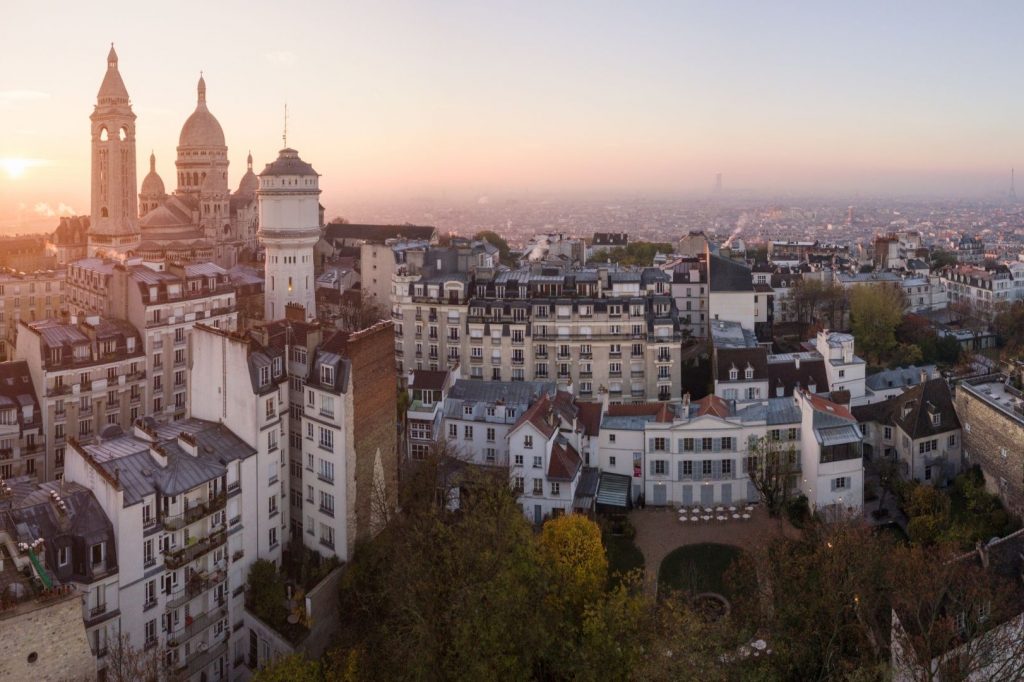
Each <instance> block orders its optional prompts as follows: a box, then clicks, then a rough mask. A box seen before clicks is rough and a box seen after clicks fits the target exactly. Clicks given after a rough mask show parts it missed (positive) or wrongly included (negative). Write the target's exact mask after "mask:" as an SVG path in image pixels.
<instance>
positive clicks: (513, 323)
mask: <svg viewBox="0 0 1024 682" xmlns="http://www.w3.org/2000/svg"><path fill="white" fill-rule="evenodd" d="M466 250H467V254H466V255H467V257H469V256H472V257H473V258H476V259H479V260H480V261H485V262H484V263H482V264H479V265H478V266H477V267H476V268H475V270H458V269H452V270H451V271H448V270H444V269H443V268H442V271H441V272H436V273H434V272H426V273H423V272H421V273H419V274H416V273H415V272H412V271H411V270H406V271H404V272H405V274H401V275H396V276H395V292H394V294H393V297H394V304H393V317H394V318H395V319H396V327H395V336H396V345H395V350H396V355H397V363H398V366H399V369H400V370H404V369H438V368H440V367H441V366H443V365H445V364H446V363H449V364H451V363H455V362H459V363H460V364H461V365H462V368H463V370H462V373H463V376H468V377H469V378H471V379H483V380H489V381H507V380H512V381H527V380H535V381H555V382H556V383H557V384H558V386H559V388H560V389H565V390H570V391H572V392H573V393H574V394H575V395H577V396H579V397H580V398H581V399H584V400H585V399H588V398H591V397H593V396H596V395H597V394H598V391H599V389H600V388H601V387H604V388H605V389H606V390H607V391H608V392H609V395H610V396H611V400H612V401H614V402H622V401H637V400H640V401H642V400H647V399H652V400H677V399H678V398H679V392H680V376H679V374H678V372H675V371H673V367H678V362H679V358H680V352H681V349H680V344H681V340H682V334H681V332H680V327H679V317H678V312H677V310H676V306H675V301H674V300H673V298H672V296H671V293H670V290H669V286H670V276H669V274H668V273H665V272H663V271H661V270H658V269H656V268H645V269H643V270H608V269H606V268H592V269H582V270H563V271H558V272H551V273H550V274H548V271H547V269H542V270H541V271H540V272H537V271H534V270H532V269H519V270H502V271H500V272H497V273H495V272H494V271H493V270H492V269H491V267H492V265H493V264H492V262H491V260H490V254H489V253H487V252H486V251H482V250H481V251H472V250H471V249H469V248H467V249H466ZM438 264H441V265H443V261H442V260H441V259H438ZM431 270H433V269H431ZM410 273H412V274H410Z"/></svg>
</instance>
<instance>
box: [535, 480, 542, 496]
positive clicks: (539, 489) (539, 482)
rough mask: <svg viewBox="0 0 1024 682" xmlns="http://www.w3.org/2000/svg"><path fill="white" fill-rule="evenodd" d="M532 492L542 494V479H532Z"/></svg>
mask: <svg viewBox="0 0 1024 682" xmlns="http://www.w3.org/2000/svg"><path fill="white" fill-rule="evenodd" d="M533 494H534V495H543V494H544V479H543V478H535V479H533Z"/></svg>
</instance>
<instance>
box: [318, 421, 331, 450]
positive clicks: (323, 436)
mask: <svg viewBox="0 0 1024 682" xmlns="http://www.w3.org/2000/svg"><path fill="white" fill-rule="evenodd" d="M320 447H321V448H323V449H324V450H328V451H330V452H334V432H333V431H331V430H330V429H326V428H324V427H322V426H321V427H320Z"/></svg>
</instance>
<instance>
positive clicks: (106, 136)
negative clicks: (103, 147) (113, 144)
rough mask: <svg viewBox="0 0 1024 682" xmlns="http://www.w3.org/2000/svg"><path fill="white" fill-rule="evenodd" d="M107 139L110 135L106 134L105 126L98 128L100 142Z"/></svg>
mask: <svg viewBox="0 0 1024 682" xmlns="http://www.w3.org/2000/svg"><path fill="white" fill-rule="evenodd" d="M109 139H110V135H108V134H107V129H106V128H105V127H104V128H100V142H106V141H107V140H109Z"/></svg>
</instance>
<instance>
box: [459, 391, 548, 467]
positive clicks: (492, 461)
mask: <svg viewBox="0 0 1024 682" xmlns="http://www.w3.org/2000/svg"><path fill="white" fill-rule="evenodd" d="M557 390H558V387H557V385H556V384H555V382H553V381H484V380H480V379H459V380H458V381H456V382H455V383H454V384H453V385H452V387H451V389H449V391H448V397H447V398H446V399H445V401H444V405H443V408H442V410H441V416H442V419H443V423H442V433H443V434H444V437H445V438H446V439H447V443H448V446H449V447H450V448H452V450H454V453H453V454H454V455H455V456H456V457H460V458H462V459H465V460H466V461H469V462H473V463H474V464H482V465H487V466H502V467H508V466H509V464H510V462H511V460H510V459H509V441H508V437H509V432H510V431H511V430H512V427H514V426H515V425H516V424H517V423H518V422H519V420H520V419H522V416H523V415H524V414H526V412H527V411H528V410H529V409H530V406H531V405H533V404H535V403H536V402H537V401H538V400H540V399H541V397H543V396H554V395H556V393H557ZM566 395H567V394H566Z"/></svg>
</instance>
